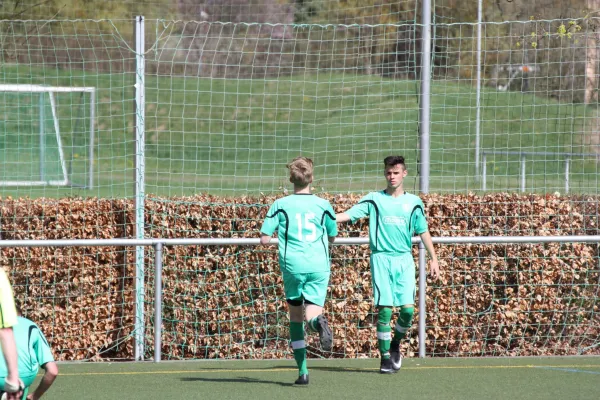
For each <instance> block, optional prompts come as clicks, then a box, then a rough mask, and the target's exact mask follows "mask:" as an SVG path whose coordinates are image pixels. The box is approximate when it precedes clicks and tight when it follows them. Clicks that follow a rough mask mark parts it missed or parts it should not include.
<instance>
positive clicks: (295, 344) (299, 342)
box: [292, 340, 306, 350]
mask: <svg viewBox="0 0 600 400" xmlns="http://www.w3.org/2000/svg"><path fill="white" fill-rule="evenodd" d="M305 347H306V342H304V340H296V341H295V342H292V349H294V350H297V349H303V348H305Z"/></svg>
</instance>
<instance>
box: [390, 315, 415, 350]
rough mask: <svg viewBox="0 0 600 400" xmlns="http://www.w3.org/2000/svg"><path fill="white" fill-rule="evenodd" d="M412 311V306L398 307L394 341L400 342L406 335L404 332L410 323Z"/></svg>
mask: <svg viewBox="0 0 600 400" xmlns="http://www.w3.org/2000/svg"><path fill="white" fill-rule="evenodd" d="M414 312H415V308H414V307H405V308H401V309H400V315H398V320H397V321H396V327H395V328H394V339H393V341H394V343H400V341H401V340H402V339H404V337H405V336H406V333H407V332H408V330H409V329H410V326H411V325H412V319H413V314H414Z"/></svg>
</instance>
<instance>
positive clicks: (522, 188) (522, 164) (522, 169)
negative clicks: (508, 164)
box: [521, 154, 527, 192]
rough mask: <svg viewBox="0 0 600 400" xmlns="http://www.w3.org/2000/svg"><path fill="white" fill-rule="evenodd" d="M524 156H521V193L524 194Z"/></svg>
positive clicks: (525, 167) (525, 169)
mask: <svg viewBox="0 0 600 400" xmlns="http://www.w3.org/2000/svg"><path fill="white" fill-rule="evenodd" d="M525 161H526V156H525V155H524V154H521V192H525V174H526V173H527V166H526V163H525Z"/></svg>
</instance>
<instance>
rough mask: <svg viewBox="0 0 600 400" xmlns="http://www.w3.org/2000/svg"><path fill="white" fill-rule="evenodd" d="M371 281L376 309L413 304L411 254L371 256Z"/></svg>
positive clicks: (414, 288)
mask: <svg viewBox="0 0 600 400" xmlns="http://www.w3.org/2000/svg"><path fill="white" fill-rule="evenodd" d="M371 279H372V283H373V297H374V300H375V305H376V306H377V307H379V306H390V307H400V306H404V305H406V304H414V303H415V292H416V277H415V261H414V259H413V256H412V254H411V253H406V254H402V255H394V256H391V255H387V254H383V253H374V254H371Z"/></svg>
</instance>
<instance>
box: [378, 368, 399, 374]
mask: <svg viewBox="0 0 600 400" xmlns="http://www.w3.org/2000/svg"><path fill="white" fill-rule="evenodd" d="M396 372H398V371H396V370H395V369H380V370H379V373H380V374H386V375H387V374H395V373H396Z"/></svg>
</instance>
